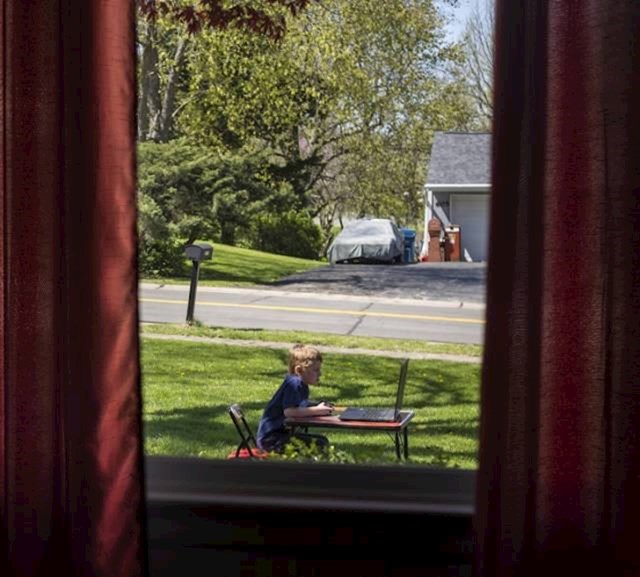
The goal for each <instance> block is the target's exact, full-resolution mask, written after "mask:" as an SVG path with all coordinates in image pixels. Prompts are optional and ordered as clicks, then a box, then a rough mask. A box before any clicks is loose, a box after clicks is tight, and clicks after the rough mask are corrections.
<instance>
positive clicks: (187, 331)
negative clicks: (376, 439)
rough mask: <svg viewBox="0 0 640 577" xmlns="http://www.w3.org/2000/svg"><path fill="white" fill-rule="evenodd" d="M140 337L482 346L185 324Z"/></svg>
mask: <svg viewBox="0 0 640 577" xmlns="http://www.w3.org/2000/svg"><path fill="white" fill-rule="evenodd" d="M140 330H141V332H142V333H143V334H163V335H180V336H189V337H206V338H213V339H216V338H218V339H236V340H243V341H245V340H251V341H261V342H276V343H297V342H300V341H301V340H303V341H304V342H305V343H313V344H314V345H316V346H321V347H339V348H345V349H370V350H376V351H398V352H415V353H434V354H446V355H467V356H472V357H480V356H482V350H483V347H482V345H472V344H460V343H433V342H426V341H419V340H410V339H385V338H382V337H363V336H356V335H345V336H343V335H332V334H327V333H314V332H302V331H277V330H266V329H229V328H223V327H207V326H199V325H186V324H168V323H158V324H144V325H142V326H141V327H140Z"/></svg>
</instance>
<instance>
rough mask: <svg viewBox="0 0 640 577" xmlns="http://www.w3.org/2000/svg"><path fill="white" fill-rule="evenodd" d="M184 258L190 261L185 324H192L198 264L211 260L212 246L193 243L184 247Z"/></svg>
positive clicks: (198, 273) (198, 270) (198, 272)
mask: <svg viewBox="0 0 640 577" xmlns="http://www.w3.org/2000/svg"><path fill="white" fill-rule="evenodd" d="M184 256H186V257H187V258H188V259H190V260H191V262H192V263H193V267H192V268H191V286H190V287H189V303H188V304H187V322H188V323H192V322H193V308H194V307H195V304H196V290H197V288H198V276H199V275H200V263H201V262H202V261H203V260H211V259H212V258H213V246H211V245H210V244H209V243H206V242H194V243H193V244H188V245H187V246H185V247H184Z"/></svg>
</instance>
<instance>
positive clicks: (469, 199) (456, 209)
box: [449, 194, 489, 261]
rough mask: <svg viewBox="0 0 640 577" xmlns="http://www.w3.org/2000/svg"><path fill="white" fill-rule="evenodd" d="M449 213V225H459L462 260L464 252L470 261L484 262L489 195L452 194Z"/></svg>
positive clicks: (486, 245) (487, 233) (486, 244)
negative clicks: (469, 257)
mask: <svg viewBox="0 0 640 577" xmlns="http://www.w3.org/2000/svg"><path fill="white" fill-rule="evenodd" d="M449 211H450V212H449V214H450V217H451V223H452V224H457V225H460V236H461V239H460V240H461V241H462V251H463V253H462V257H463V259H464V251H465V250H466V251H467V253H468V254H469V256H471V260H473V261H483V260H484V261H486V260H487V248H488V238H489V195H488V194H452V195H451V206H450V208H449Z"/></svg>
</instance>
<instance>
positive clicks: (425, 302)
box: [140, 282, 485, 310]
mask: <svg viewBox="0 0 640 577" xmlns="http://www.w3.org/2000/svg"><path fill="white" fill-rule="evenodd" d="M140 287H141V288H144V289H147V290H161V289H162V288H164V287H168V288H170V289H171V290H178V291H183V292H185V293H188V292H189V285H188V284H186V285H182V284H160V283H148V282H146V283H140ZM198 292H207V293H212V294H216V293H217V294H235V295H237V294H239V293H244V294H251V295H254V296H262V297H267V296H271V297H273V296H278V297H282V298H295V297H305V296H314V297H315V298H318V299H323V300H331V301H335V300H336V299H340V300H341V301H348V302H375V303H389V304H401V305H403V306H412V305H413V306H421V307H424V306H431V307H434V308H450V309H471V310H485V304H484V303H474V302H468V301H459V300H435V299H422V298H399V297H385V296H369V295H349V294H343V293H318V292H311V291H285V290H281V289H272V288H259V289H256V288H243V287H209V286H198Z"/></svg>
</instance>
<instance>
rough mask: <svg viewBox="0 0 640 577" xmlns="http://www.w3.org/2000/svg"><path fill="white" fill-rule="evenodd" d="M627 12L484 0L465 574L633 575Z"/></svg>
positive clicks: (639, 226) (637, 40)
mask: <svg viewBox="0 0 640 577" xmlns="http://www.w3.org/2000/svg"><path fill="white" fill-rule="evenodd" d="M639 102H640V3H638V2H637V1H636V0H620V1H619V2H616V3H611V2H608V1H606V0H586V1H584V0H565V1H558V0H556V1H553V0H548V1H544V2H539V1H537V0H523V1H522V2H511V1H509V0H498V2H497V5H496V56H495V93H494V110H495V113H494V130H493V138H494V140H493V161H492V165H493V168H492V170H493V175H492V178H493V190H492V208H491V211H492V212H491V238H490V261H489V265H488V273H487V327H486V340H485V356H484V365H483V375H482V395H481V423H480V466H479V471H478V484H477V495H476V502H477V512H476V520H475V522H476V538H477V543H476V564H475V573H476V575H482V576H487V577H488V576H491V577H498V576H507V575H539V574H540V572H541V571H545V570H552V569H553V570H562V571H572V572H578V573H579V572H581V571H585V572H586V571H588V572H590V574H597V573H598V572H601V573H602V574H608V575H635V574H638V573H640V555H639V554H638V553H637V552H636V551H635V550H634V540H635V535H638V534H640V483H639V480H640V386H639V383H640V322H639V320H640V262H639V260H640V162H639V161H638V159H639V158H640V131H639V130H638V128H639V127H640V122H639V121H640V112H639V110H640V107H639V106H638V103H639Z"/></svg>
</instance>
